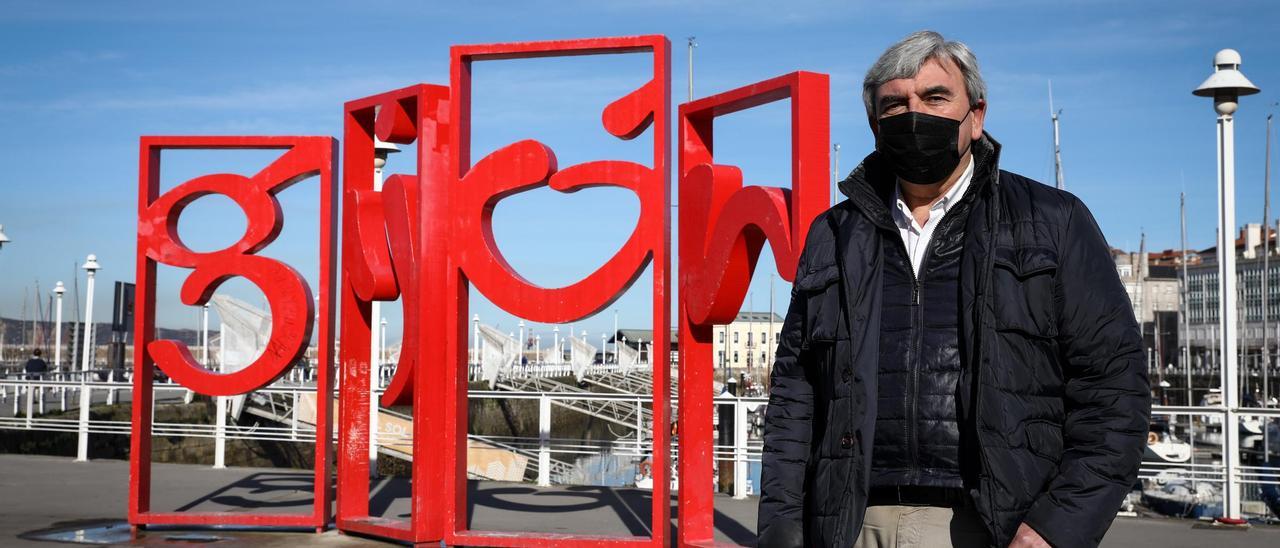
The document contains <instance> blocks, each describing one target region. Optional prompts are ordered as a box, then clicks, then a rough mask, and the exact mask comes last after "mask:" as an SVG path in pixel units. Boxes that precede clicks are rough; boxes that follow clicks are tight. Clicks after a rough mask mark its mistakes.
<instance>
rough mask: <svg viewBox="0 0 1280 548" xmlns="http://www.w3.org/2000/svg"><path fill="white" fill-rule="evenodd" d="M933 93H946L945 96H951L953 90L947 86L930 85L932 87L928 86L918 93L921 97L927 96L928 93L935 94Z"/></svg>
mask: <svg viewBox="0 0 1280 548" xmlns="http://www.w3.org/2000/svg"><path fill="white" fill-rule="evenodd" d="M935 94H936V95H946V96H947V97H951V96H953V95H955V92H953V91H951V88H949V87H947V86H943V85H937V86H932V87H930V88H929V89H926V90H924V91H923V92H921V93H920V96H921V97H928V96H930V95H935Z"/></svg>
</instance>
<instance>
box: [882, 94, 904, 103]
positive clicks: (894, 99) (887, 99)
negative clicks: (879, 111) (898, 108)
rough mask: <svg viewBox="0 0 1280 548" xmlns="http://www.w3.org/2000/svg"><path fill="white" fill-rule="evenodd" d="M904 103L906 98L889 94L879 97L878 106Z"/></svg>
mask: <svg viewBox="0 0 1280 548" xmlns="http://www.w3.org/2000/svg"><path fill="white" fill-rule="evenodd" d="M906 101H907V96H906V95H902V94H898V93H891V94H888V95H881V96H880V106H884V105H887V104H890V103H905V102H906Z"/></svg>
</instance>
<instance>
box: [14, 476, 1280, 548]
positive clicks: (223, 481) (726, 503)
mask: <svg viewBox="0 0 1280 548" xmlns="http://www.w3.org/2000/svg"><path fill="white" fill-rule="evenodd" d="M128 475H129V468H128V463H127V462H124V461H113V460H99V461H93V462H89V463H76V462H73V461H72V459H70V458H61V457H42V456H25V455H0V546H44V547H48V546H51V544H50V543H48V542H37V541H34V540H26V539H24V538H22V536H26V535H24V534H27V533H31V532H37V531H41V530H48V529H50V528H65V527H67V526H71V525H74V524H81V525H92V524H99V523H113V522H114V523H116V524H117V525H116V527H115V528H114V529H109V530H108V531H111V530H114V531H116V533H115V534H116V536H115V537H110V538H108V539H107V540H112V538H114V539H115V540H117V541H119V542H123V543H128V535H127V531H128V528H127V527H124V526H121V525H119V522H120V520H122V519H123V518H124V516H125V504H126V497H127V494H128ZM153 478H154V479H153V481H154V484H155V490H154V493H153V494H152V505H153V508H154V509H155V510H157V511H163V510H198V511H230V512H254V511H265V510H271V511H275V512H287V511H292V510H295V509H296V510H297V511H299V512H301V511H304V510H305V509H307V508H308V507H309V505H310V498H311V497H310V489H311V484H310V474H309V473H307V472H304V471H280V470H264V469H253V468H230V469H226V470H213V469H210V468H209V467H207V466H194V465H173V464H157V465H156V466H155V472H154V477H153ZM408 496H409V490H408V482H407V481H404V480H379V481H377V482H376V483H375V484H374V493H373V495H372V497H371V509H372V510H373V512H374V513H375V514H379V515H382V516H385V517H404V516H406V515H407V512H408V511H409V499H408ZM468 500H469V502H470V512H471V527H472V528H473V529H478V530H502V531H522V530H524V531H545V532H558V533H567V532H576V533H605V534H647V529H646V524H647V521H648V516H649V509H650V499H649V494H648V492H647V491H641V490H636V489H609V488H600V487H559V488H551V489H541V488H537V487H533V486H531V485H524V484H510V483H496V482H472V483H471V490H470V496H469V499H468ZM755 507H756V499H754V498H751V499H748V500H745V501H735V500H732V499H729V498H718V499H717V500H716V516H715V525H716V532H717V535H718V536H719V537H720V540H721V541H723V542H732V543H739V544H749V543H751V541H752V540H753V534H752V531H754V530H755ZM673 513H674V510H673ZM1193 525H1194V523H1193V522H1190V521H1184V520H1173V519H1155V518H1144V519H1136V518H1119V519H1117V520H1116V523H1115V525H1113V526H1112V528H1111V532H1110V533H1109V534H1108V536H1107V539H1106V541H1105V542H1104V543H1103V545H1104V546H1112V547H1129V546H1152V547H1158V548H1183V547H1185V548H1205V547H1209V548H1216V547H1220V546H1231V548H1251V547H1259V548H1261V547H1270V548H1274V547H1276V546H1280V528H1276V527H1254V528H1252V529H1251V530H1249V531H1243V532H1241V531H1211V530H1204V529H1199V528H1194V527H1193ZM74 528H75V527H72V529H74ZM193 534H194V535H196V536H187V535H193ZM202 536H212V537H217V538H218V539H219V540H217V542H213V543H212V545H213V546H298V545H300V544H302V543H305V544H307V545H312V546H387V544H385V543H382V542H378V541H374V540H370V539H364V538H359V537H351V536H345V535H339V534H337V533H334V532H333V531H330V532H327V533H325V534H322V535H315V534H313V533H258V532H241V531H224V530H215V531H199V532H194V533H193V532H188V531H174V530H163V531H148V532H147V534H146V536H145V537H144V538H142V539H140V540H138V541H136V542H134V544H135V545H141V546H161V545H164V546H172V545H174V544H175V543H189V542H196V541H200V540H205V541H211V540H214V539H212V538H202Z"/></svg>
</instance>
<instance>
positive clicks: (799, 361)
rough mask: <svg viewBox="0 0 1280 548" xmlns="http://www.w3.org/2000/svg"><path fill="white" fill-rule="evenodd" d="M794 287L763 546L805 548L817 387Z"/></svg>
mask: <svg viewBox="0 0 1280 548" xmlns="http://www.w3.org/2000/svg"><path fill="white" fill-rule="evenodd" d="M821 226H825V222H823V221H822V217H819V218H818V219H816V220H814V222H813V225H812V227H811V230H810V233H809V237H808V238H807V239H806V245H805V250H804V252H802V254H801V257H800V261H799V265H798V266H797V267H796V281H799V280H800V279H801V277H802V276H803V275H804V273H805V272H806V271H807V270H806V269H807V267H808V266H807V265H808V262H809V261H808V255H809V254H810V251H809V248H810V246H812V245H813V243H814V238H813V236H814V234H813V231H814V230H817V229H818V227H821ZM798 287H799V284H793V285H792V286H791V304H790V305H789V306H788V307H787V315H786V317H785V318H784V319H783V321H782V335H781V337H779V341H778V348H777V352H776V353H775V354H774V362H773V372H772V374H771V375H770V389H769V406H768V408H767V409H766V410H765V419H764V449H763V453H762V456H761V471H760V483H761V490H760V508H759V516H758V520H757V524H758V525H757V529H758V532H759V538H758V539H757V545H758V546H761V547H774V546H780V547H781V546H785V547H792V546H804V519H803V518H804V489H805V469H806V468H807V466H808V463H809V442H810V440H811V439H812V436H813V386H812V385H811V384H810V382H809V379H808V378H807V377H806V375H805V365H806V364H805V358H804V356H805V353H803V352H802V349H801V347H802V345H803V341H804V340H805V339H806V338H807V337H806V336H805V333H804V329H805V325H804V324H805V316H806V313H807V310H806V302H805V296H804V294H803V293H802V292H801V291H800V290H799V289H798Z"/></svg>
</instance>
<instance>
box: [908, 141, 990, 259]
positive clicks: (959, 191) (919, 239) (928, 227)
mask: <svg viewBox="0 0 1280 548" xmlns="http://www.w3.org/2000/svg"><path fill="white" fill-rule="evenodd" d="M972 179H973V157H972V156H970V157H969V165H968V166H967V167H965V168H964V173H962V174H960V178H959V179H957V180H956V184H954V185H951V189H950V190H947V193H946V194H943V195H942V197H941V198H938V200H937V201H935V202H933V205H930V206H929V220H928V221H926V222H925V223H924V226H920V223H917V222H916V218H915V216H914V215H912V214H911V208H910V207H907V203H906V202H905V201H903V200H902V188H901V185H902V184H903V183H902V182H901V181H899V182H898V184H896V185H894V186H893V202H894V204H896V206H897V207H894V208H893V221H894V223H896V224H897V225H898V233H899V234H901V235H902V243H904V244H906V245H907V255H909V256H910V257H911V267H912V270H914V271H915V273H916V276H919V275H920V264H921V263H923V262H924V252H925V250H926V249H928V248H929V240H931V239H933V231H934V229H936V228H938V223H940V222H942V216H943V215H946V213H947V211H948V210H950V209H951V206H954V205H955V204H956V203H957V202H959V201H960V198H961V197H963V196H964V192H965V190H967V189H968V188H969V182H970V181H971V180H972ZM906 184H910V183H906Z"/></svg>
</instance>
